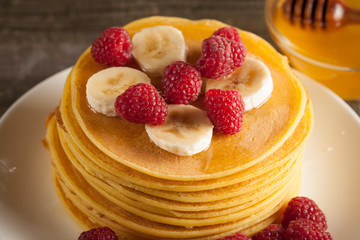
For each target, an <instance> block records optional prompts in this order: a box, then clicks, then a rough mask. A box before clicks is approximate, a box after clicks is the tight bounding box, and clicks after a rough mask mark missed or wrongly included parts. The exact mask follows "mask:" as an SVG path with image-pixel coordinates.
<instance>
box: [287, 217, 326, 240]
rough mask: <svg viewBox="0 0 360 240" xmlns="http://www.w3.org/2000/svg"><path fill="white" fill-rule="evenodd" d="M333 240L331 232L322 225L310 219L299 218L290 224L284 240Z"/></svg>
mask: <svg viewBox="0 0 360 240" xmlns="http://www.w3.org/2000/svg"><path fill="white" fill-rule="evenodd" d="M294 239H298V240H307V239H309V240H332V239H333V238H332V236H331V235H330V233H329V232H325V230H324V229H323V228H322V226H321V225H319V224H317V223H316V222H314V221H311V220H309V219H304V218H299V219H297V220H293V221H291V222H290V223H289V225H288V227H287V228H286V231H285V234H284V240H294Z"/></svg>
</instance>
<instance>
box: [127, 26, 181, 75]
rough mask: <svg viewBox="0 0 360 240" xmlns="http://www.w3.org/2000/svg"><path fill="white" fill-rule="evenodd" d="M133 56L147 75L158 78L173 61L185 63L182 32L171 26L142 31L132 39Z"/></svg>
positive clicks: (149, 28)
mask: <svg viewBox="0 0 360 240" xmlns="http://www.w3.org/2000/svg"><path fill="white" fill-rule="evenodd" d="M132 43H133V51H132V53H133V56H134V58H135V59H136V61H137V62H138V64H139V65H140V67H141V68H142V69H143V70H144V71H145V72H146V73H148V74H149V75H152V76H160V75H162V73H163V72H164V69H165V67H166V66H167V65H169V64H170V63H172V62H173V61H185V59H186V46H185V40H184V36H183V34H182V32H181V31H180V30H178V29H177V28H175V27H172V26H155V27H148V28H144V29H142V30H141V31H140V32H138V33H136V34H135V35H134V36H133V38H132Z"/></svg>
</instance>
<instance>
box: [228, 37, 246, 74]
mask: <svg viewBox="0 0 360 240" xmlns="http://www.w3.org/2000/svg"><path fill="white" fill-rule="evenodd" d="M231 51H232V53H233V61H234V67H235V68H234V70H235V69H236V68H239V67H241V65H242V64H243V63H244V61H245V56H246V52H247V49H246V47H245V45H244V44H243V43H238V42H234V41H232V42H231Z"/></svg>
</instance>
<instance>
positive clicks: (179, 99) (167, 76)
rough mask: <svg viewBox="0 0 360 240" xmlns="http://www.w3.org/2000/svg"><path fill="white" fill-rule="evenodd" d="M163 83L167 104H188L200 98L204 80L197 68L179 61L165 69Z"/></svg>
mask: <svg viewBox="0 0 360 240" xmlns="http://www.w3.org/2000/svg"><path fill="white" fill-rule="evenodd" d="M161 83H162V89H163V94H164V97H165V100H166V102H167V103H175V104H188V103H189V102H192V101H194V100H196V98H197V97H198V96H199V93H200V90H201V85H202V79H201V77H200V73H199V72H198V71H197V70H196V68H195V67H193V66H192V65H190V64H188V63H185V62H181V61H177V62H173V63H171V64H170V65H168V66H167V67H166V68H165V71H164V73H163V75H162V79H161Z"/></svg>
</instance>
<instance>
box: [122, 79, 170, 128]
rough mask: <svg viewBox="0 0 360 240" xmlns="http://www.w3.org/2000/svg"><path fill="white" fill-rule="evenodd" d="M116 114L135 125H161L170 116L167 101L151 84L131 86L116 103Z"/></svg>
mask: <svg viewBox="0 0 360 240" xmlns="http://www.w3.org/2000/svg"><path fill="white" fill-rule="evenodd" d="M115 110H116V112H117V113H118V114H119V115H120V116H121V117H122V118H124V119H126V120H128V121H130V122H133V123H142V124H146V123H150V124H152V125H160V124H162V123H163V122H164V121H165V118H166V116H167V114H168V110H167V105H166V103H165V100H164V99H163V98H162V97H161V96H160V94H159V93H158V92H157V91H156V89H155V87H154V86H153V85H151V84H149V83H138V84H135V85H132V86H130V87H129V88H128V89H127V90H126V91H125V92H123V93H122V94H121V95H119V96H118V97H117V98H116V101H115Z"/></svg>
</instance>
